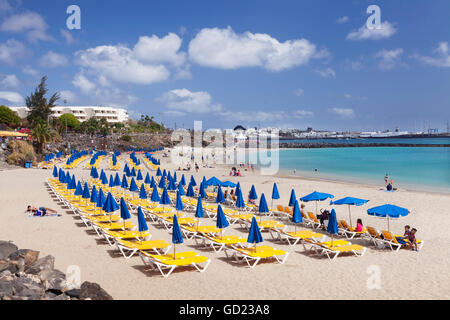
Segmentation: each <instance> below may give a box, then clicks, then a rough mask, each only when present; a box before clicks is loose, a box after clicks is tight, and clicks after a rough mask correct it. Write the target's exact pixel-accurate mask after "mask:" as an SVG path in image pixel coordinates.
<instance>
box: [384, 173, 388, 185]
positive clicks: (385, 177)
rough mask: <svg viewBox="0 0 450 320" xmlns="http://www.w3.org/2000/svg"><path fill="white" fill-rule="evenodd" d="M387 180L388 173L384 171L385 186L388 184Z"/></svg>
mask: <svg viewBox="0 0 450 320" xmlns="http://www.w3.org/2000/svg"><path fill="white" fill-rule="evenodd" d="M388 181H389V175H388V174H387V173H386V175H385V176H384V185H385V186H387V185H388Z"/></svg>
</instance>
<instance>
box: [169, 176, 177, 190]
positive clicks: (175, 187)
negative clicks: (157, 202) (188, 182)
mask: <svg viewBox="0 0 450 320" xmlns="http://www.w3.org/2000/svg"><path fill="white" fill-rule="evenodd" d="M167 190H170V191H175V190H177V185H176V184H175V180H174V179H173V178H170V180H169V185H168V186H167Z"/></svg>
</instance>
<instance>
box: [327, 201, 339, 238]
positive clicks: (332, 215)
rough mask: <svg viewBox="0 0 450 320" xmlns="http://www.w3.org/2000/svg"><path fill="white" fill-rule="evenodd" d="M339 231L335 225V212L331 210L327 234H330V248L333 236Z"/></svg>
mask: <svg viewBox="0 0 450 320" xmlns="http://www.w3.org/2000/svg"><path fill="white" fill-rule="evenodd" d="M338 231H339V229H338V225H337V218H336V211H335V210H334V209H332V210H331V213H330V216H329V218H328V226H327V232H328V233H329V234H331V246H333V235H335V234H337V233H338Z"/></svg>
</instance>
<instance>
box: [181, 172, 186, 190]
mask: <svg viewBox="0 0 450 320" xmlns="http://www.w3.org/2000/svg"><path fill="white" fill-rule="evenodd" d="M180 184H181V185H182V186H183V187H184V186H185V185H186V178H185V177H184V173H183V175H182V176H181V180H180Z"/></svg>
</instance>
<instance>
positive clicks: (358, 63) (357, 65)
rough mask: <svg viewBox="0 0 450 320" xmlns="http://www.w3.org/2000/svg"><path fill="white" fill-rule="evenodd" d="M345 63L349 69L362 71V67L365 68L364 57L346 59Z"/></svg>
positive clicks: (345, 66) (345, 67) (346, 68)
mask: <svg viewBox="0 0 450 320" xmlns="http://www.w3.org/2000/svg"><path fill="white" fill-rule="evenodd" d="M343 65H344V69H345V70H347V71H361V70H362V69H364V64H363V62H362V58H361V59H359V60H350V59H345V61H344V64H343Z"/></svg>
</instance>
